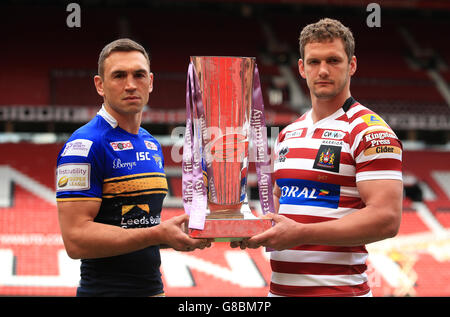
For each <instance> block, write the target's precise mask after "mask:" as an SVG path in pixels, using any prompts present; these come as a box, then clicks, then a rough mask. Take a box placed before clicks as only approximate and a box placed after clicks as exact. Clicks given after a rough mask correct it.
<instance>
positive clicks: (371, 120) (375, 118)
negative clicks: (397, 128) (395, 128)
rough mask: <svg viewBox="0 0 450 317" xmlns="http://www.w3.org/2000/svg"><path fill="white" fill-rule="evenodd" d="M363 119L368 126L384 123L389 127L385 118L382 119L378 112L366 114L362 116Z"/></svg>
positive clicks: (383, 124)
mask: <svg viewBox="0 0 450 317" xmlns="http://www.w3.org/2000/svg"><path fill="white" fill-rule="evenodd" d="M361 119H363V121H364V122H365V123H366V124H367V125H368V126H372V125H382V126H385V127H387V124H386V123H385V122H384V120H383V119H381V117H380V116H379V115H376V114H365V115H363V116H362V117H361Z"/></svg>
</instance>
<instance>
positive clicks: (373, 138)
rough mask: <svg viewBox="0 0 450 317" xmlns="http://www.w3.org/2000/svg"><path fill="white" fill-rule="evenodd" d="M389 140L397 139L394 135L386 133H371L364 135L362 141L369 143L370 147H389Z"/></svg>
mask: <svg viewBox="0 0 450 317" xmlns="http://www.w3.org/2000/svg"><path fill="white" fill-rule="evenodd" d="M389 139H397V137H396V135H395V134H393V133H391V132H387V131H373V132H368V133H366V134H365V135H364V141H365V142H366V143H369V142H370V146H371V147H373V146H379V145H389V144H391V141H390V140H389Z"/></svg>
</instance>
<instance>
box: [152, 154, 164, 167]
mask: <svg viewBox="0 0 450 317" xmlns="http://www.w3.org/2000/svg"><path fill="white" fill-rule="evenodd" d="M152 156H153V159H154V160H155V162H156V164H158V166H159V168H163V165H162V158H161V156H159V155H158V154H155V155H152Z"/></svg>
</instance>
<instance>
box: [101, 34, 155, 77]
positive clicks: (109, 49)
mask: <svg viewBox="0 0 450 317" xmlns="http://www.w3.org/2000/svg"><path fill="white" fill-rule="evenodd" d="M132 51H138V52H141V53H142V55H144V57H145V59H146V60H147V62H148V67H150V58H149V57H148V54H147V51H146V50H145V48H144V47H143V46H142V45H140V44H139V43H137V42H135V41H133V40H131V39H128V38H122V39H118V40H115V41H113V42H111V43H109V44H108V45H106V46H105V47H104V48H103V49H102V51H101V52H100V56H99V57H98V74H99V75H100V77H102V78H103V75H104V71H105V69H104V64H105V59H107V58H108V56H109V55H111V53H113V52H132Z"/></svg>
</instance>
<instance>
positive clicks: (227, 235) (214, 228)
mask: <svg viewBox="0 0 450 317" xmlns="http://www.w3.org/2000/svg"><path fill="white" fill-rule="evenodd" d="M271 227H272V220H271V219H260V218H255V219H208V218H207V219H206V221H205V227H204V229H203V230H197V229H189V236H190V237H191V238H201V239H203V238H204V239H214V241H216V242H228V241H240V240H243V239H245V238H250V237H252V236H254V235H256V234H259V233H261V232H264V231H266V230H267V229H269V228H271Z"/></svg>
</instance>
